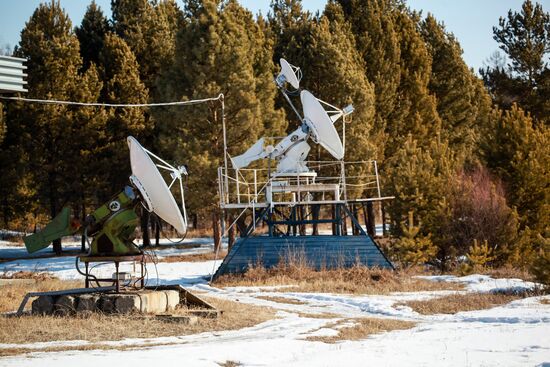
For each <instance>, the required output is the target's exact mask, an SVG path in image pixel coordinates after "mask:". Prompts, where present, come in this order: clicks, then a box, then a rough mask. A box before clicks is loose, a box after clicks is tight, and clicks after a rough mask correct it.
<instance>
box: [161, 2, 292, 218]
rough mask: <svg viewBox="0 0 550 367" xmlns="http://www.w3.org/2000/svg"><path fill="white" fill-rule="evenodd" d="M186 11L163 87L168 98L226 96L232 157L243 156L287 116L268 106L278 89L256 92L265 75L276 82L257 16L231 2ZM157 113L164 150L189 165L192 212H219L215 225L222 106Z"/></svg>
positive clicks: (200, 5)
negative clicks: (264, 62)
mask: <svg viewBox="0 0 550 367" xmlns="http://www.w3.org/2000/svg"><path fill="white" fill-rule="evenodd" d="M184 11H185V14H186V19H187V20H188V21H187V23H186V25H185V27H184V28H183V29H182V30H181V31H180V32H179V33H178V37H177V42H176V57H175V62H174V64H173V65H172V67H170V68H168V69H167V70H165V72H163V77H162V79H161V83H162V86H159V90H162V91H164V93H165V97H164V98H165V99H170V100H181V99H200V98H205V97H215V96H217V95H218V94H219V93H223V94H224V95H225V115H226V126H227V141H228V148H229V153H230V154H232V155H237V154H240V153H242V151H243V149H245V148H247V147H249V146H250V145H251V144H252V143H254V142H255V141H256V140H257V139H258V138H259V137H261V136H262V135H263V134H264V128H265V126H266V125H267V126H269V127H273V126H277V125H281V123H275V122H273V120H272V121H266V120H265V117H269V116H271V118H273V117H276V118H280V117H281V115H280V114H277V113H273V112H269V110H270V109H271V111H273V109H272V106H273V102H271V106H270V105H269V103H268V102H269V99H270V98H271V97H270V96H272V95H273V89H268V90H267V91H266V93H267V94H266V95H260V93H263V91H262V90H260V89H259V88H258V87H259V86H265V85H267V84H266V83H267V81H266V80H264V78H269V81H270V82H271V81H272V78H273V76H272V75H271V74H270V72H269V70H268V69H266V70H263V71H262V70H261V69H259V68H258V67H257V66H258V64H259V62H260V61H262V60H263V59H265V58H266V54H265V52H266V50H265V46H264V45H263V44H262V38H263V35H262V32H261V31H260V29H259V28H258V26H257V25H255V24H254V22H253V20H252V14H251V13H250V12H248V11H246V10H244V9H243V8H242V7H241V6H240V5H239V4H238V3H237V2H236V1H233V0H230V1H223V2H221V1H218V0H206V1H198V0H197V1H191V0H190V1H188V2H187V3H186V5H185V8H184ZM250 27H253V29H250ZM269 56H270V55H269ZM271 88H273V87H271ZM264 109H268V110H264ZM264 111H267V113H266V114H265V115H266V116H265V117H264ZM159 112H160V113H161V114H160V115H159V116H158V117H157V120H158V121H159V122H161V123H162V125H161V126H159V128H160V133H161V141H162V145H163V146H164V147H165V149H166V150H165V151H166V152H167V153H168V154H171V155H172V158H173V159H176V160H177V161H179V162H186V163H187V164H188V166H189V171H190V176H189V189H190V192H189V195H188V196H187V197H188V198H189V200H188V205H189V208H190V211H191V212H194V213H199V214H206V213H213V219H214V222H216V221H217V220H218V219H219V213H218V208H217V207H218V199H217V187H218V186H217V181H216V180H217V168H218V167H220V166H222V165H223V155H224V152H223V135H222V124H221V116H220V112H221V111H220V104H219V102H211V103H209V104H207V105H206V104H201V105H196V106H194V107H185V109H183V110H182V109H181V108H180V107H177V108H170V109H166V110H165V111H164V112H162V111H159Z"/></svg>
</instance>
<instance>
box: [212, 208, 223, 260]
mask: <svg viewBox="0 0 550 367" xmlns="http://www.w3.org/2000/svg"><path fill="white" fill-rule="evenodd" d="M212 235H213V237H214V252H218V251H219V249H220V247H221V244H222V231H221V223H220V213H218V211H217V210H214V211H213V212H212Z"/></svg>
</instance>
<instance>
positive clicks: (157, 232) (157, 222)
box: [154, 215, 161, 246]
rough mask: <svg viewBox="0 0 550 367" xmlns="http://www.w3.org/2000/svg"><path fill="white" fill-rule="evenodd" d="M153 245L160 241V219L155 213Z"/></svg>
mask: <svg viewBox="0 0 550 367" xmlns="http://www.w3.org/2000/svg"><path fill="white" fill-rule="evenodd" d="M154 222H155V246H158V245H159V243H160V226H161V224H160V219H159V217H157V216H156V215H155V221H154Z"/></svg>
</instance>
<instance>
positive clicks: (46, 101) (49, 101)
mask: <svg viewBox="0 0 550 367" xmlns="http://www.w3.org/2000/svg"><path fill="white" fill-rule="evenodd" d="M222 98H223V94H220V95H218V96H217V97H215V98H204V99H194V100H190V101H179V102H162V103H134V104H131V103H96V102H72V101H58V100H53V99H35V98H23V97H6V96H0V99H5V100H11V101H22V102H30V103H41V104H61V105H70V106H82V107H123V108H125V107H165V106H189V105H194V104H199V103H205V102H211V101H219V100H220V99H222Z"/></svg>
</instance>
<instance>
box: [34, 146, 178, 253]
mask: <svg viewBox="0 0 550 367" xmlns="http://www.w3.org/2000/svg"><path fill="white" fill-rule="evenodd" d="M127 142H128V147H129V149H130V165H131V168H132V175H131V176H130V185H129V186H126V187H125V188H124V190H122V191H121V192H120V193H118V194H117V195H116V196H114V197H112V198H111V200H109V201H107V202H106V203H105V204H103V205H102V206H100V207H99V208H98V209H96V210H95V211H94V212H93V213H92V214H90V215H88V217H87V218H86V220H85V221H84V224H81V223H79V222H78V221H76V220H71V218H70V211H69V209H68V208H63V210H62V211H61V213H59V215H58V216H57V217H55V218H54V219H53V220H52V221H51V222H50V223H49V224H48V225H47V226H46V227H45V228H44V229H43V230H42V231H41V232H39V233H35V234H33V235H30V236H27V237H25V239H24V241H25V246H26V247H27V250H28V252H29V253H33V252H36V251H38V250H41V249H43V248H46V247H48V246H49V245H50V243H51V242H52V241H54V240H57V239H59V238H61V237H63V236H69V235H73V234H76V233H80V234H82V235H83V236H84V237H85V238H86V240H87V239H88V237H93V240H92V243H91V244H90V248H89V252H88V254H87V256H85V257H81V260H83V261H84V260H85V259H86V258H87V259H88V260H89V258H92V259H93V260H94V261H95V260H96V259H100V258H102V257H103V258H113V257H132V256H136V255H143V251H142V250H141V249H140V248H139V247H138V246H137V245H135V244H134V242H133V239H134V231H135V229H136V227H137V226H138V224H139V217H138V215H137V213H136V208H138V206H143V208H144V209H145V210H147V211H149V212H152V213H155V214H156V215H157V216H158V217H159V218H161V219H163V220H164V221H166V222H167V223H169V224H170V225H172V226H173V227H174V228H175V229H176V231H178V233H180V234H184V233H185V232H186V231H187V215H186V213H185V201H184V196H183V191H184V190H183V184H182V175H187V170H186V168H185V166H180V167H174V166H172V165H170V164H169V163H168V162H166V161H164V160H162V159H161V158H159V157H158V156H156V155H155V154H153V153H151V152H150V151H148V150H147V149H145V148H143V147H142V146H141V145H140V144H139V142H138V141H137V140H136V139H135V138H133V137H132V136H129V137H128V138H127ZM151 158H154V159H156V160H157V161H158V162H159V163H157V164H155V163H154V162H153V160H152V159H151ZM158 168H162V169H164V170H167V171H169V172H170V177H171V179H172V182H171V183H170V186H168V185H167V184H166V182H165V180H164V178H163V177H162V175H161V174H160V172H159V170H158ZM176 181H179V189H180V194H181V211H180V208H179V207H178V204H177V203H176V201H175V199H174V197H173V195H172V193H171V192H170V187H171V186H172V185H173V184H174V183H175V182H176ZM182 213H183V215H182ZM112 261H115V260H112Z"/></svg>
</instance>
